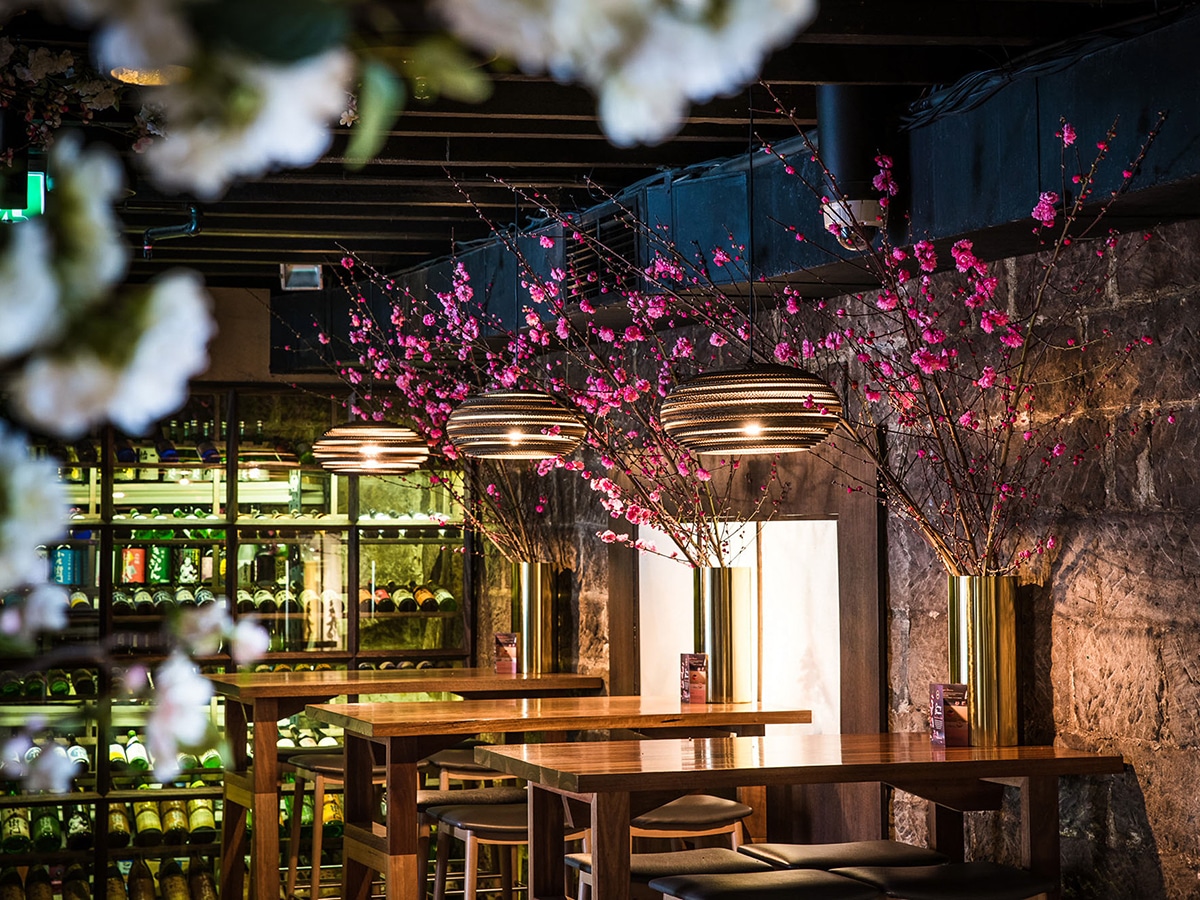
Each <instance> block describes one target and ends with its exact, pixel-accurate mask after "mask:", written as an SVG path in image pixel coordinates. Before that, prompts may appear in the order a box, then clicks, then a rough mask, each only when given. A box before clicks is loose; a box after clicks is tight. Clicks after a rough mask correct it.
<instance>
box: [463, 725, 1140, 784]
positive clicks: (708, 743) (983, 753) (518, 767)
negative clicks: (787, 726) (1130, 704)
mask: <svg viewBox="0 0 1200 900" xmlns="http://www.w3.org/2000/svg"><path fill="white" fill-rule="evenodd" d="M475 759H476V761H477V762H480V763H482V764H483V765H486V766H488V767H490V768H493V769H499V770H500V771H502V772H508V773H510V774H513V775H517V776H519V777H521V778H524V779H526V780H528V781H533V782H537V783H539V784H542V785H545V786H546V787H550V788H555V789H558V790H563V791H571V792H575V793H584V794H586V793H592V792H597V791H644V790H648V789H650V790H664V789H670V790H675V789H680V790H694V789H696V788H717V787H737V786H740V785H746V784H749V783H754V784H829V783H849V782H859V781H882V782H889V783H890V782H896V781H900V782H905V783H918V782H931V781H937V780H939V779H951V778H952V779H954V780H959V781H961V780H963V779H981V778H1016V777H1025V776H1033V775H1091V774H1112V773H1119V772H1121V771H1123V768H1124V761H1123V760H1122V758H1121V757H1120V756H1109V755H1102V754H1099V753H1090V752H1086V751H1080V750H1070V749H1066V748H1062V747H995V748H984V747H934V746H933V745H932V744H930V742H929V735H928V734H924V733H906V734H814V735H767V736H765V737H735V738H707V739H695V740H666V741H662V740H651V741H614V742H609V743H575V744H511V745H503V746H491V745H489V746H486V747H477V748H475Z"/></svg>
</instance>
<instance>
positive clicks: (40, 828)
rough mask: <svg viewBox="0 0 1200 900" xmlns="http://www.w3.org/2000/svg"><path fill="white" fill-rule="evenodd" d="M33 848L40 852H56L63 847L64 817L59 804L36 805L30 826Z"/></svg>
mask: <svg viewBox="0 0 1200 900" xmlns="http://www.w3.org/2000/svg"><path fill="white" fill-rule="evenodd" d="M30 831H31V833H32V836H33V848H34V849H35V850H37V851H38V852H39V853H54V852H56V851H58V850H61V849H62V843H63V833H62V819H60V818H59V817H58V807H57V806H35V807H34V809H33V824H32V826H31V828H30Z"/></svg>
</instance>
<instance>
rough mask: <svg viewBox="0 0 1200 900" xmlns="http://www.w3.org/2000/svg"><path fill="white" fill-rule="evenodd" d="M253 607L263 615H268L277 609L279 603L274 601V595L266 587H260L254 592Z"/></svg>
mask: <svg viewBox="0 0 1200 900" xmlns="http://www.w3.org/2000/svg"><path fill="white" fill-rule="evenodd" d="M254 608H255V609H256V610H258V612H260V613H262V614H264V615H270V614H271V613H273V612H276V611H277V610H278V609H279V605H278V604H277V603H276V602H275V595H274V594H273V593H271V592H270V591H268V590H267V589H266V588H260V589H259V590H257V591H255V592H254Z"/></svg>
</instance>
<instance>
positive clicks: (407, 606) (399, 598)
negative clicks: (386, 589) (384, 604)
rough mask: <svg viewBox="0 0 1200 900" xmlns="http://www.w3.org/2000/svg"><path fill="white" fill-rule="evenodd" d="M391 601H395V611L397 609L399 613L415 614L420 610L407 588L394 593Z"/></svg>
mask: <svg viewBox="0 0 1200 900" xmlns="http://www.w3.org/2000/svg"><path fill="white" fill-rule="evenodd" d="M392 599H393V600H395V601H396V609H398V610H399V611H400V612H404V613H415V612H416V611H417V610H418V609H420V607H419V606H417V601H416V599H415V598H414V597H413V594H412V591H410V590H409V589H408V588H400V590H398V591H396V593H395V594H393V595H392Z"/></svg>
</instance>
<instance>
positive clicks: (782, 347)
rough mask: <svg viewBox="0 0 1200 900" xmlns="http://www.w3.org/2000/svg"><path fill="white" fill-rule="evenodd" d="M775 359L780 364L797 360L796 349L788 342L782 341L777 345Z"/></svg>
mask: <svg viewBox="0 0 1200 900" xmlns="http://www.w3.org/2000/svg"><path fill="white" fill-rule="evenodd" d="M775 358H776V359H777V360H779V361H780V362H787V361H788V360H792V359H795V358H796V349H795V348H794V347H793V346H792V345H791V344H789V343H788V342H787V341H780V342H779V343H778V344H776V345H775Z"/></svg>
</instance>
